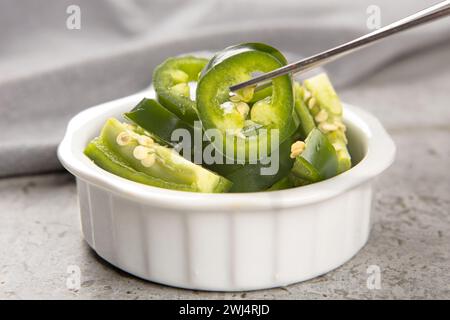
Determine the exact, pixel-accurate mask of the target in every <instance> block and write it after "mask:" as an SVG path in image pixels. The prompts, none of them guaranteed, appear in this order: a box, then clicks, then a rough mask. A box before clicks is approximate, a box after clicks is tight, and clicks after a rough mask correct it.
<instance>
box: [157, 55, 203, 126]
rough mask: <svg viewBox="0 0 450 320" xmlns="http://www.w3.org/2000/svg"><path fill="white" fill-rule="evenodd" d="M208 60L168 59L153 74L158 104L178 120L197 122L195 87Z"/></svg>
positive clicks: (189, 58) (186, 57) (191, 58)
mask: <svg viewBox="0 0 450 320" xmlns="http://www.w3.org/2000/svg"><path fill="white" fill-rule="evenodd" d="M207 63H208V59H203V58H197V57H192V56H185V57H175V58H169V59H167V60H166V61H164V62H163V63H162V64H161V65H159V66H158V67H157V68H156V69H155V71H154V73H153V86H154V87H155V91H156V95H157V98H158V100H159V102H160V103H161V104H162V105H164V106H165V107H166V108H167V109H169V110H170V111H171V112H173V113H174V114H176V115H177V116H178V117H179V118H180V119H182V120H184V121H186V122H188V123H193V122H194V121H195V120H198V116H197V111H196V103H195V94H194V92H195V87H196V85H197V80H198V76H199V74H200V72H201V71H202V69H203V68H204V67H205V65H206V64H207Z"/></svg>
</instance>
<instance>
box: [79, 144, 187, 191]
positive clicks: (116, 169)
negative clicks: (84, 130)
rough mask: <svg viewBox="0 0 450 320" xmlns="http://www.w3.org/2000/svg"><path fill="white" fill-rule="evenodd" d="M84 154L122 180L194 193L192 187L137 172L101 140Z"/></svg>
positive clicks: (90, 145)
mask: <svg viewBox="0 0 450 320" xmlns="http://www.w3.org/2000/svg"><path fill="white" fill-rule="evenodd" d="M84 153H85V154H86V155H87V156H88V157H89V158H90V159H91V160H92V161H94V163H95V164H97V165H98V166H99V167H101V168H102V169H104V170H106V171H108V172H111V173H114V174H115V175H117V176H120V177H122V178H125V179H128V180H132V181H135V182H139V183H142V184H146V185H149V186H154V187H159V188H165V189H172V190H181V191H193V188H192V187H191V186H188V185H185V184H178V183H173V182H168V181H164V180H162V179H159V178H155V177H152V176H149V175H148V174H145V173H142V172H139V171H136V170H135V169H133V168H132V167H131V166H130V165H129V164H127V163H126V162H125V161H124V160H123V159H122V158H120V157H119V156H118V155H116V154H115V153H113V152H111V151H110V150H109V148H108V147H107V146H106V145H105V144H104V143H103V142H102V141H101V139H99V138H95V139H93V140H92V141H91V142H90V143H89V144H88V145H87V147H86V149H85V150H84Z"/></svg>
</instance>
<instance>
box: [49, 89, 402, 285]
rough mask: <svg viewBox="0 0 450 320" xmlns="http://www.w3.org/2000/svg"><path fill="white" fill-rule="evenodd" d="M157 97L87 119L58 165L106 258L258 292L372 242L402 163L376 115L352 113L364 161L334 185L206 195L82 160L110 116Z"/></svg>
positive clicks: (353, 146)
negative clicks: (376, 192)
mask: <svg viewBox="0 0 450 320" xmlns="http://www.w3.org/2000/svg"><path fill="white" fill-rule="evenodd" d="M153 94H154V93H153V92H151V91H148V92H141V93H138V94H135V95H133V96H129V97H126V98H123V99H119V100H115V101H112V102H108V103H105V104H102V105H99V106H96V107H93V108H90V109H87V110H85V111H83V112H81V113H79V114H78V115H77V116H75V117H74V118H73V119H72V120H71V121H70V123H69V125H68V128H67V131H66V134H65V137H64V139H63V141H62V142H61V144H60V146H59V148H58V156H59V159H60V161H61V162H62V164H63V165H64V166H65V167H66V168H67V170H69V171H70V172H71V173H72V174H74V175H75V176H76V180H77V188H78V196H79V201H80V212H81V224H82V230H83V234H84V237H85V239H86V241H87V242H88V244H89V245H90V246H91V247H92V248H93V249H94V250H95V251H96V252H97V253H98V254H99V255H100V256H101V257H102V258H104V259H105V260H107V261H108V262H110V263H112V264H113V265H115V266H117V267H119V268H120V269H123V270H125V271H127V272H129V273H131V274H134V275H136V276H138V277H141V278H144V279H147V280H151V281H155V282H159V283H163V284H168V285H172V286H176V287H183V288H190V289H203V290H220V291H236V290H254V289H262V288H270V287H277V286H283V285H288V284H291V283H294V282H299V281H303V280H307V279H310V278H313V277H316V276H318V275H321V274H323V273H325V272H327V271H330V270H332V269H334V268H336V267H338V266H340V265H342V264H343V263H344V262H346V261H347V260H349V259H350V258H351V257H352V256H353V255H355V254H356V253H357V252H358V251H359V250H360V249H361V247H362V246H363V245H364V244H365V243H366V241H367V238H368V235H369V229H370V223H369V221H370V211H371V200H372V180H373V178H375V177H376V176H378V175H379V174H380V173H381V172H382V171H384V170H385V169H386V168H387V167H388V166H389V165H390V164H391V163H392V161H393V159H394V155H395V145H394V143H393V141H392V140H391V138H390V137H389V136H388V134H387V133H386V131H385V130H384V129H383V127H382V126H381V124H380V123H379V122H378V120H377V119H375V118H374V117H373V116H371V115H370V114H368V113H367V112H365V111H363V110H361V109H359V108H357V107H353V106H350V105H345V111H344V121H345V123H346V125H347V126H348V134H349V148H350V152H351V154H352V157H353V159H354V161H355V162H357V163H356V164H355V165H354V167H353V168H352V169H350V170H349V171H347V172H345V173H343V174H340V175H338V176H336V177H334V178H332V179H328V180H326V181H323V182H319V183H315V184H312V185H309V186H305V187H300V188H295V189H289V190H282V191H274V192H258V193H240V194H201V193H191V192H182V191H173V190H166V189H160V188H156V187H151V186H146V185H143V184H139V183H135V182H132V181H129V180H126V179H123V178H121V177H118V176H115V175H113V174H111V173H109V172H106V171H104V170H102V169H101V168H99V167H97V166H96V165H94V164H93V163H92V162H91V161H90V160H89V159H88V158H87V157H86V156H85V155H84V154H83V149H84V148H85V146H86V144H87V143H88V141H89V140H91V139H92V138H93V137H94V136H96V135H98V133H99V131H100V128H101V127H102V125H103V123H104V122H105V120H106V119H107V118H108V117H111V116H115V117H119V118H120V117H121V114H122V113H123V112H125V111H127V110H129V109H130V108H131V107H133V106H134V105H135V104H136V103H137V102H138V101H140V100H141V98H142V97H144V96H147V97H148V96H152V95H153Z"/></svg>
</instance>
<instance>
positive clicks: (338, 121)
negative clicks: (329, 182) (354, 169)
mask: <svg viewBox="0 0 450 320" xmlns="http://www.w3.org/2000/svg"><path fill="white" fill-rule="evenodd" d="M303 100H304V101H305V104H306V105H307V106H308V109H309V110H310V112H311V115H312V116H313V117H314V120H315V122H316V124H317V127H318V128H319V129H320V131H322V132H323V133H324V134H326V136H327V138H328V139H329V141H330V142H331V144H332V145H333V147H334V148H335V150H336V153H337V157H338V163H339V166H338V172H339V173H341V172H344V171H346V170H348V169H350V168H351V166H352V162H351V157H350V153H349V152H348V149H347V137H346V134H345V131H346V127H345V125H344V123H343V121H342V109H343V108H342V104H341V101H340V100H339V97H338V95H337V93H336V91H335V90H334V88H333V85H332V84H331V81H330V79H329V78H328V76H327V75H326V74H324V73H322V74H319V75H317V76H314V77H312V78H309V79H307V80H305V81H304V88H303Z"/></svg>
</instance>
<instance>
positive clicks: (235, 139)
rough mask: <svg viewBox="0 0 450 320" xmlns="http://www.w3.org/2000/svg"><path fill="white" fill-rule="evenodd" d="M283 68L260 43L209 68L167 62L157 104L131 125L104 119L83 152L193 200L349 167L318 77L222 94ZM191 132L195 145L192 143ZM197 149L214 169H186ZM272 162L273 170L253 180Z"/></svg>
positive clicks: (226, 53)
mask: <svg viewBox="0 0 450 320" xmlns="http://www.w3.org/2000/svg"><path fill="white" fill-rule="evenodd" d="M286 63H287V62H286V59H285V58H284V56H283V55H282V54H281V53H280V52H279V51H278V50H276V49H275V48H272V47H270V46H268V45H265V44H260V43H248V44H241V45H237V46H233V47H229V48H226V49H225V50H223V51H221V52H219V53H217V54H216V55H215V56H214V57H213V58H212V59H211V60H209V61H208V60H207V59H203V58H197V57H193V56H186V57H176V58H170V59H168V60H166V61H165V62H164V63H162V64H161V65H160V66H158V67H157V68H156V69H155V72H154V75H153V85H154V88H155V91H156V96H157V100H154V99H143V100H142V101H141V102H140V103H139V104H138V105H137V106H135V107H134V108H133V109H132V110H130V111H129V112H127V113H125V115H124V116H125V118H126V119H127V120H129V121H131V122H132V124H127V123H121V122H119V121H118V120H116V119H109V120H108V121H107V122H106V124H105V126H104V128H103V130H102V132H101V134H100V136H99V137H98V138H95V139H94V140H93V141H91V143H90V144H89V145H88V146H87V148H86V150H85V154H86V155H87V156H88V157H89V158H91V159H92V160H93V161H94V162H95V163H96V164H97V165H98V166H100V167H102V168H103V169H105V170H107V171H109V172H111V173H114V174H116V175H119V176H122V177H124V178H127V179H130V180H133V181H136V182H140V183H144V184H148V185H152V186H158V187H162V188H168V189H175V190H184V191H194V192H252V191H262V190H279V189H285V188H291V187H294V186H302V185H306V184H310V183H314V182H317V181H321V180H323V179H327V178H330V177H332V176H334V175H336V174H338V173H340V172H343V171H345V170H347V169H349V168H350V166H351V161H350V156H349V153H348V151H347V148H346V143H347V141H346V138H345V126H344V125H343V123H342V106H341V105H340V102H339V99H338V98H337V95H336V93H335V91H334V89H333V87H332V86H331V83H330V82H329V80H328V78H327V77H326V76H325V75H320V76H317V77H315V78H312V79H308V80H306V81H305V82H304V84H303V85H300V84H299V83H297V82H294V81H293V80H292V78H291V76H290V75H286V76H282V77H278V78H276V79H273V81H272V85H271V86H270V87H268V88H266V89H264V90H261V91H257V92H254V88H252V87H250V88H245V89H243V90H241V91H239V92H235V93H231V92H230V91H229V87H230V86H231V85H232V84H235V83H238V82H241V81H245V80H248V79H250V78H251V77H252V76H253V75H254V74H255V73H260V72H268V71H271V70H273V69H276V68H279V67H281V66H283V65H285V64H286ZM198 120H200V122H196V121H198ZM178 129H180V130H181V131H183V132H185V133H187V137H188V139H189V141H188V144H187V145H188V146H189V148H188V149H189V150H183V151H184V153H183V156H184V158H183V157H182V156H181V155H179V154H178V153H177V152H176V151H175V150H174V149H177V148H178V147H179V145H180V141H174V140H173V138H174V137H173V133H174V132H175V131H176V130H178ZM198 129H200V135H201V137H203V138H204V139H201V143H200V144H199V143H198V141H196V139H194V137H195V131H196V130H198ZM211 132H212V133H211ZM274 132H276V133H277V136H276V139H275V138H273V137H274V135H273V133H274ZM217 133H218V134H219V135H217ZM184 138H185V137H183V139H184ZM185 142H186V141H183V143H185ZM230 150H231V152H230ZM254 150H256V152H253V151H254ZM206 151H210V152H212V153H214V154H215V156H214V159H216V160H217V159H220V160H221V161H219V162H218V163H217V162H216V163H211V162H208V161H206V163H205V162H195V163H193V162H191V161H190V160H192V158H194V159H195V157H193V155H194V154H195V153H197V152H200V153H202V152H203V153H204V152H206ZM273 155H277V157H272V156H273ZM185 158H186V159H185ZM273 159H275V161H278V163H277V165H276V167H277V170H276V171H275V172H271V173H270V174H261V173H262V171H263V170H264V169H267V168H268V167H270V166H272V165H273V164H272V163H270V161H271V160H273ZM200 160H202V159H200Z"/></svg>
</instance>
